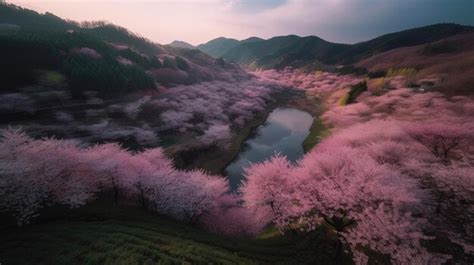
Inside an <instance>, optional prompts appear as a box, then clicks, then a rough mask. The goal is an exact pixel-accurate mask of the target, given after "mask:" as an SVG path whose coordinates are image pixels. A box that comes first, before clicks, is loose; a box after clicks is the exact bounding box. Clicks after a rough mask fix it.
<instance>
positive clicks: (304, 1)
mask: <svg viewBox="0 0 474 265" xmlns="http://www.w3.org/2000/svg"><path fill="white" fill-rule="evenodd" d="M9 2H11V3H15V4H19V5H21V6H24V7H27V8H32V9H35V10H37V11H39V12H46V11H49V12H52V13H54V14H57V15H58V16H61V17H65V18H69V19H73V20H79V21H83V20H108V21H110V22H113V23H116V24H119V25H122V26H125V27H127V28H129V29H131V30H132V31H134V32H137V33H139V34H141V35H143V36H145V37H147V38H150V39H152V40H154V41H157V42H160V43H169V42H171V41H173V40H175V39H179V40H184V41H188V42H190V43H192V44H199V43H203V42H206V41H208V40H210V39H213V38H216V37H220V36H226V37H233V38H237V39H243V38H247V37H249V36H259V37H263V38H269V37H272V36H275V35H288V34H298V35H317V36H320V37H322V38H325V39H327V40H330V41H335V42H349V43H351V42H358V41H362V40H366V39H369V38H372V37H375V36H377V35H380V34H383V33H387V32H393V31H398V30H403V29H407V28H411V27H416V26H422V25H427V24H433V23H440V22H454V23H460V24H469V25H474V18H473V15H472V14H474V2H473V1H472V0H451V1H447V0H406V1H397V0H386V1H381V0H357V1H356V0H348V1H345V0H261V1H251V0H177V1H171V0H148V1H131V0H95V1H92V0H89V1H77V0H43V1H36V0H35V1H33V0H13V1H9Z"/></svg>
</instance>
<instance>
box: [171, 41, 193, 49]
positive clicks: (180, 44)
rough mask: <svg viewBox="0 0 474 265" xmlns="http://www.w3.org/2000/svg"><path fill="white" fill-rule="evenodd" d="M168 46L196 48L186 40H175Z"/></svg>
mask: <svg viewBox="0 0 474 265" xmlns="http://www.w3.org/2000/svg"><path fill="white" fill-rule="evenodd" d="M168 46H171V47H173V48H183V49H196V47H195V46H194V45H191V44H189V43H187V42H185V41H180V40H175V41H173V42H171V43H169V44H168Z"/></svg>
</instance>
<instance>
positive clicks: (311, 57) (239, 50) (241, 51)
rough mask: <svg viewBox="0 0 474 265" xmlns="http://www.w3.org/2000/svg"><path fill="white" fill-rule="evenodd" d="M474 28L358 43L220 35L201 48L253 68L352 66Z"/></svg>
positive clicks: (439, 28)
mask: <svg viewBox="0 0 474 265" xmlns="http://www.w3.org/2000/svg"><path fill="white" fill-rule="evenodd" d="M468 32H474V27H471V26H463V25H457V24H435V25H430V26H425V27H420V28H414V29H409V30H404V31H400V32H395V33H390V34H386V35H382V36H380V37H377V38H374V39H372V40H369V41H365V42H360V43H357V44H340V43H333V42H329V41H326V40H323V39H321V38H319V37H316V36H307V37H299V36H296V35H288V36H278V37H273V38H271V39H268V40H264V39H260V38H256V37H253V38H249V39H246V40H242V41H238V40H235V39H227V38H222V37H221V38H217V39H214V40H211V41H209V42H207V43H205V44H201V45H198V46H197V48H198V49H199V50H201V51H203V52H205V53H207V54H209V55H210V56H212V57H215V58H217V57H223V58H224V59H226V60H228V61H233V62H236V63H238V64H240V65H241V66H244V67H246V68H250V69H269V68H276V69H279V68H285V67H288V66H292V67H297V68H301V67H309V68H311V67H312V68H315V67H316V68H317V67H321V66H328V65H350V64H354V63H356V62H358V61H360V60H362V59H365V58H368V57H370V56H373V55H376V54H378V53H381V52H385V51H389V50H392V49H396V48H401V47H408V46H415V45H420V44H426V43H431V42H435V41H438V40H441V39H443V38H447V37H451V36H454V35H457V34H461V33H468Z"/></svg>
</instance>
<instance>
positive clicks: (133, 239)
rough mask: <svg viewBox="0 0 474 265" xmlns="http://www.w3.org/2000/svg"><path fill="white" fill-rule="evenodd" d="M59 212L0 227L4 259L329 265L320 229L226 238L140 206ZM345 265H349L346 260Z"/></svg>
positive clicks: (102, 206)
mask: <svg viewBox="0 0 474 265" xmlns="http://www.w3.org/2000/svg"><path fill="white" fill-rule="evenodd" d="M60 216H62V217H57V216H53V215H51V216H50V218H51V219H49V220H48V219H43V220H42V222H40V223H38V224H34V225H31V226H29V227H23V228H16V227H8V226H0V232H1V233H2V241H1V242H0V258H1V259H2V262H5V263H6V264H12V265H20V264H38V265H39V264H45V265H46V264H124V265H125V264H127V265H128V264H156V263H157V262H158V263H159V264H182V263H183V262H186V263H189V264H292V263H293V262H298V264H333V262H332V257H331V254H332V249H331V244H332V242H331V241H330V240H331V237H330V236H328V235H327V234H326V233H327V232H328V231H327V230H326V229H324V228H322V229H319V230H317V231H315V232H313V233H312V234H310V235H307V236H305V237H298V236H292V235H288V236H280V235H278V233H275V231H272V230H269V231H267V232H266V233H265V234H264V235H262V237H261V238H259V239H245V238H230V237H225V236H220V235H216V234H212V233H208V232H205V231H202V230H200V229H197V228H194V227H192V226H190V225H189V224H186V223H180V222H177V221H175V220H172V219H169V218H167V217H164V216H159V215H156V214H151V213H147V212H144V211H143V210H140V209H138V208H131V207H124V206H120V207H117V206H113V205H108V204H101V203H99V204H98V203H95V204H91V205H88V206H87V207H83V208H81V209H77V210H72V211H67V212H66V217H64V214H62V215H60ZM328 240H329V241H328ZM18 244H21V245H22V247H21V248H18ZM25 249H28V251H27V252H25ZM45 253H48V255H45ZM293 264H294V263H293ZM345 264H351V263H350V261H348V260H345Z"/></svg>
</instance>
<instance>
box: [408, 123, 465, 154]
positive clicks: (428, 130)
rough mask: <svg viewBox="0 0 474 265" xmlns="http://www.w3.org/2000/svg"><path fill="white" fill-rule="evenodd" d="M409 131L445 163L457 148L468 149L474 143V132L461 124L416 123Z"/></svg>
mask: <svg viewBox="0 0 474 265" xmlns="http://www.w3.org/2000/svg"><path fill="white" fill-rule="evenodd" d="M407 130H408V133H409V134H410V136H411V137H413V139H415V140H416V141H418V142H419V143H421V144H422V145H424V146H425V147H426V148H428V149H429V150H430V151H431V153H433V155H435V156H437V157H439V158H441V159H443V160H445V161H446V160H447V159H448V157H449V156H450V154H451V152H452V151H453V150H455V149H456V148H466V147H469V146H470V145H472V144H473V143H474V130H473V129H472V128H468V127H467V126H466V125H463V124H459V123H452V122H443V121H437V122H429V123H414V124H411V126H410V127H409V128H408V129H407Z"/></svg>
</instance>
